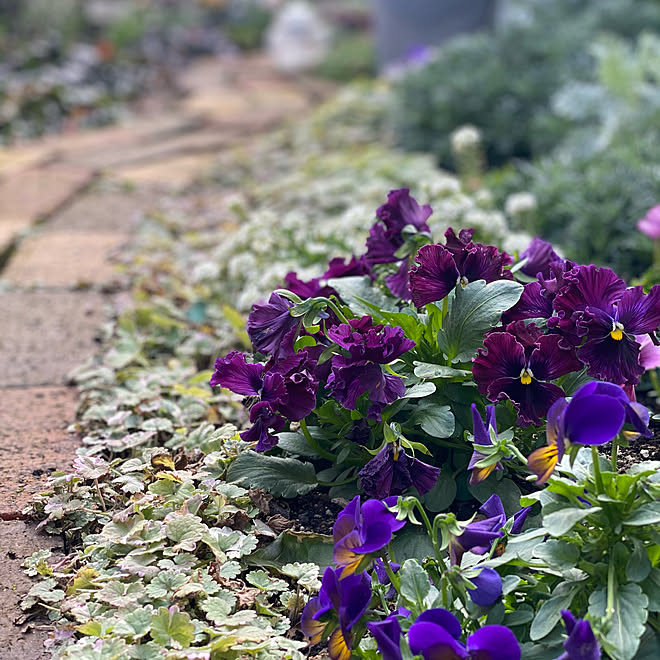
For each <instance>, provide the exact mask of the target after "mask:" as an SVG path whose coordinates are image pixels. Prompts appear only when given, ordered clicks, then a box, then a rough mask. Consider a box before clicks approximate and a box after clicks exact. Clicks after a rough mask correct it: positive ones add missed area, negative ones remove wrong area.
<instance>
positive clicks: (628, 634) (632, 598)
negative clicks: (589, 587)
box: [589, 583, 649, 660]
mask: <svg viewBox="0 0 660 660" xmlns="http://www.w3.org/2000/svg"><path fill="white" fill-rule="evenodd" d="M648 604H649V600H648V598H647V597H646V595H645V594H644V593H643V592H642V589H641V587H640V586H639V585H638V584H633V583H628V584H624V585H619V586H618V587H617V588H616V590H615V593H614V611H613V612H612V615H611V617H610V618H609V622H610V625H609V628H608V629H607V632H606V633H605V635H604V641H605V642H607V651H608V653H609V655H611V656H612V658H614V660H631V659H632V658H634V657H635V653H636V652H637V648H638V647H639V642H640V638H641V636H642V635H643V634H644V624H645V623H646V619H647V616H648V609H647V607H648ZM606 608H607V588H603V589H599V590H598V591H595V592H594V593H592V594H591V596H590V597H589V614H590V615H591V616H598V617H605V615H606Z"/></svg>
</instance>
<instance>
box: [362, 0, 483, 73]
mask: <svg viewBox="0 0 660 660" xmlns="http://www.w3.org/2000/svg"><path fill="white" fill-rule="evenodd" d="M372 4H373V8H374V27H375V35H376V45H377V48H378V55H379V62H380V66H381V69H385V68H388V67H390V66H391V65H396V64H402V63H404V62H406V61H407V60H408V59H409V58H410V56H411V54H413V53H414V52H415V50H416V49H418V48H420V47H424V46H439V45H440V44H442V43H443V42H444V41H446V40H447V39H449V38H450V37H453V36H454V35H457V34H460V33H461V32H472V31H474V30H479V29H482V28H489V27H491V26H492V25H493V21H494V18H495V5H496V0H372Z"/></svg>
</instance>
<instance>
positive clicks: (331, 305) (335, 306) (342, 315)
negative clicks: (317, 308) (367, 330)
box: [325, 298, 348, 323]
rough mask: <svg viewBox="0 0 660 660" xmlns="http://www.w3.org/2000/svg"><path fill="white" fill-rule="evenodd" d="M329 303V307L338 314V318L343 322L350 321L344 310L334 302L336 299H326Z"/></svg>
mask: <svg viewBox="0 0 660 660" xmlns="http://www.w3.org/2000/svg"><path fill="white" fill-rule="evenodd" d="M325 300H326V301H327V303H328V307H329V308H330V309H331V310H332V311H333V312H334V313H335V314H336V315H337V318H338V319H339V320H340V321H341V322H342V323H348V319H347V318H346V317H345V316H344V314H343V312H342V311H341V309H339V307H338V306H337V305H336V304H335V303H334V301H332V300H330V299H329V298H326V299H325Z"/></svg>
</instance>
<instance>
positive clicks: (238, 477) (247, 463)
mask: <svg viewBox="0 0 660 660" xmlns="http://www.w3.org/2000/svg"><path fill="white" fill-rule="evenodd" d="M227 480H228V481H231V482H233V483H237V484H241V485H245V486H249V487H250V488H263V489H264V490H265V491H267V492H269V493H270V494H271V495H274V496H275V497H296V496H298V495H305V494H306V493H309V492H310V491H312V490H314V488H316V486H317V482H316V473H315V472H314V466H313V465H312V464H311V463H303V462H301V461H297V460H296V459H294V458H279V457H276V456H264V455H263V454H258V453H257V452H254V451H247V452H244V453H242V454H240V455H239V456H238V458H236V460H234V462H233V463H232V464H231V466H230V467H229V470H228V471H227Z"/></svg>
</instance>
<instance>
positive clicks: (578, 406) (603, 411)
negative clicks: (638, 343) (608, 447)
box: [527, 381, 652, 484]
mask: <svg viewBox="0 0 660 660" xmlns="http://www.w3.org/2000/svg"><path fill="white" fill-rule="evenodd" d="M648 420H649V415H648V411H647V410H646V409H645V408H644V406H642V405H641V404H638V403H634V402H631V401H629V400H628V397H627V396H626V394H625V392H624V391H623V389H622V388H621V387H619V386H618V385H614V384H612V383H599V382H595V381H594V382H591V383H586V384H585V385H583V386H582V387H580V388H579V389H578V390H577V392H576V393H575V394H574V396H573V398H572V399H571V400H570V402H568V401H567V400H566V399H559V400H558V401H556V402H555V403H554V404H553V406H552V407H551V408H550V410H549V411H548V422H547V427H546V437H547V446H546V447H541V448H539V449H536V450H535V451H533V452H532V453H531V454H530V455H529V457H528V461H527V465H528V467H529V469H530V470H531V471H532V472H533V473H534V474H536V475H537V477H538V481H537V483H539V484H542V483H545V482H546V481H547V480H548V479H549V478H550V476H551V475H552V473H553V471H554V469H555V466H556V465H557V463H558V462H559V461H561V459H562V457H563V455H564V453H565V452H566V450H567V449H568V447H569V446H570V445H571V444H576V445H603V444H605V443H607V442H610V440H612V439H614V438H615V437H616V436H617V434H618V433H619V431H621V429H622V428H623V425H624V423H625V422H626V421H627V422H628V423H630V424H631V425H632V427H633V428H634V429H635V433H636V434H637V435H643V436H645V437H651V435H652V433H651V431H650V430H649V428H648Z"/></svg>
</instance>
